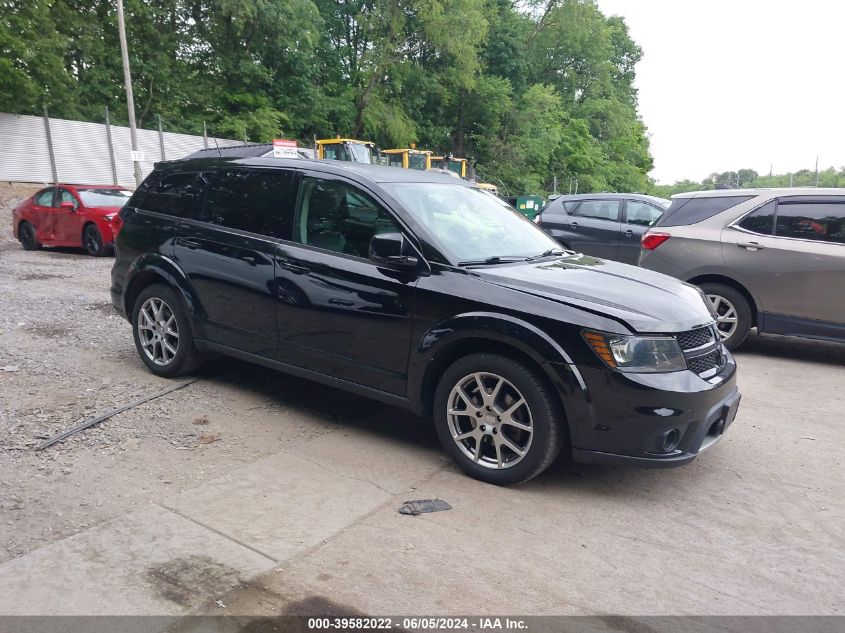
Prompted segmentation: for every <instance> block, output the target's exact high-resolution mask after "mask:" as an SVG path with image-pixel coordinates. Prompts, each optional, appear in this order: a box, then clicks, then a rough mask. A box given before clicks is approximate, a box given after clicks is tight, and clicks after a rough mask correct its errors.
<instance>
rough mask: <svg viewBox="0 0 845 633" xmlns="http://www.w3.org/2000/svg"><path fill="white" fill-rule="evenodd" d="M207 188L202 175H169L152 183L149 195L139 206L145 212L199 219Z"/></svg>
mask: <svg viewBox="0 0 845 633" xmlns="http://www.w3.org/2000/svg"><path fill="white" fill-rule="evenodd" d="M204 188H205V180H203V177H202V174H199V173H189V174H169V175H165V176H164V177H163V178H161V179H160V180H159V181H158V182H154V183H150V187H149V190H148V191H147V195H146V196H144V198H143V199H142V200H141V201H140V203H139V204H138V206H139V207H140V208H141V209H144V210H145V211H153V212H155V213H163V214H165V215H173V216H176V217H177V218H190V219H198V217H199V212H200V209H199V199H200V196H201V195H202V191H203V189H204Z"/></svg>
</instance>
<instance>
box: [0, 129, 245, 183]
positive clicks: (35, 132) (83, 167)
mask: <svg viewBox="0 0 845 633" xmlns="http://www.w3.org/2000/svg"><path fill="white" fill-rule="evenodd" d="M50 134H51V137H52V141H53V152H54V155H55V158H56V172H57V175H58V181H59V182H66V183H69V184H98V185H99V184H111V183H112V181H113V178H112V167H111V157H110V156H109V145H108V137H107V135H106V134H107V132H106V126H105V124H100V123H86V122H83V121H68V120H65V119H52V118H51V119H50ZM162 136H163V138H164V156H165V159H166V160H177V159H180V158H184V157H185V156H187V155H188V154H191V153H193V152H195V151H197V150H200V149H202V148H203V147H205V144H204V142H203V137H202V136H197V135H191V134H177V133H173V132H164V133H163V135H162ZM111 137H112V145H113V147H114V161H115V168H116V171H117V181H118V183H119V184H121V185H123V186H125V187H131V188H134V187H135V172H134V169H133V165H132V155H131V151H132V144H131V142H130V135H129V128H128V127H122V126H117V125H112V126H111ZM214 141H215V140H214V138H211V137H209V139H208V146H209V147H214V146H215V145H214ZM240 144H241V141H237V140H234V139H223V138H218V139H217V145H219V146H220V147H228V146H231V145H240ZM138 149H139V151H141V152H143V153H144V160H143V161H141V174H142V175H143V176H146V175H147V174H148V173H150V171H152V169H153V166H154V164H155V163H157V162H158V161H160V160H162V155H161V143H160V141H159V133H158V130H138ZM0 181H9V182H39V183H41V182H43V183H48V182H52V181H53V172H52V168H51V167H50V153H49V148H48V144H47V134H46V130H45V127H44V119H43V117H37V116H29V115H20V114H5V113H0Z"/></svg>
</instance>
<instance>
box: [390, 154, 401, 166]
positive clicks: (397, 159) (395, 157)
mask: <svg viewBox="0 0 845 633" xmlns="http://www.w3.org/2000/svg"><path fill="white" fill-rule="evenodd" d="M387 164H388V166H390V167H401V166H402V154H388V155H387Z"/></svg>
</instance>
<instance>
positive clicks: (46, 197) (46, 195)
mask: <svg viewBox="0 0 845 633" xmlns="http://www.w3.org/2000/svg"><path fill="white" fill-rule="evenodd" d="M35 204H37V205H38V206H41V207H52V206H53V189H45V190H44V191H41V192H39V193H38V195H37V196H35Z"/></svg>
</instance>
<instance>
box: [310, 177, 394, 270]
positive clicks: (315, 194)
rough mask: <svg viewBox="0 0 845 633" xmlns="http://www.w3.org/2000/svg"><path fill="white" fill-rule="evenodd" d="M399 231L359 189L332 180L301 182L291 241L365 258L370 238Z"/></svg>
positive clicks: (368, 249) (388, 215) (368, 250)
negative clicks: (292, 239)
mask: <svg viewBox="0 0 845 633" xmlns="http://www.w3.org/2000/svg"><path fill="white" fill-rule="evenodd" d="M399 230H400V229H399V226H398V225H397V224H396V221H395V220H394V219H393V218H392V217H391V216H390V214H389V213H388V212H387V211H385V210H384V209H383V208H382V207H381V206H380V205H379V204H378V203H377V202H375V200H373V199H372V198H371V197H370V196H369V195H367V194H366V193H364V192H363V191H361V190H360V189H357V188H356V187H353V186H352V185H348V184H346V183H343V182H338V181H333V180H323V179H320V178H308V177H306V178H303V179H302V189H301V193H300V196H299V207H298V208H297V213H296V221H295V222H294V241H296V242H300V243H301V244H308V245H310V246H317V247H319V248H325V249H327V250H330V251H336V252H338V253H346V254H347V255H355V256H357V257H367V256H368V255H369V252H370V238H372V236H373V235H376V234H378V233H394V232H398V231H399Z"/></svg>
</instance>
